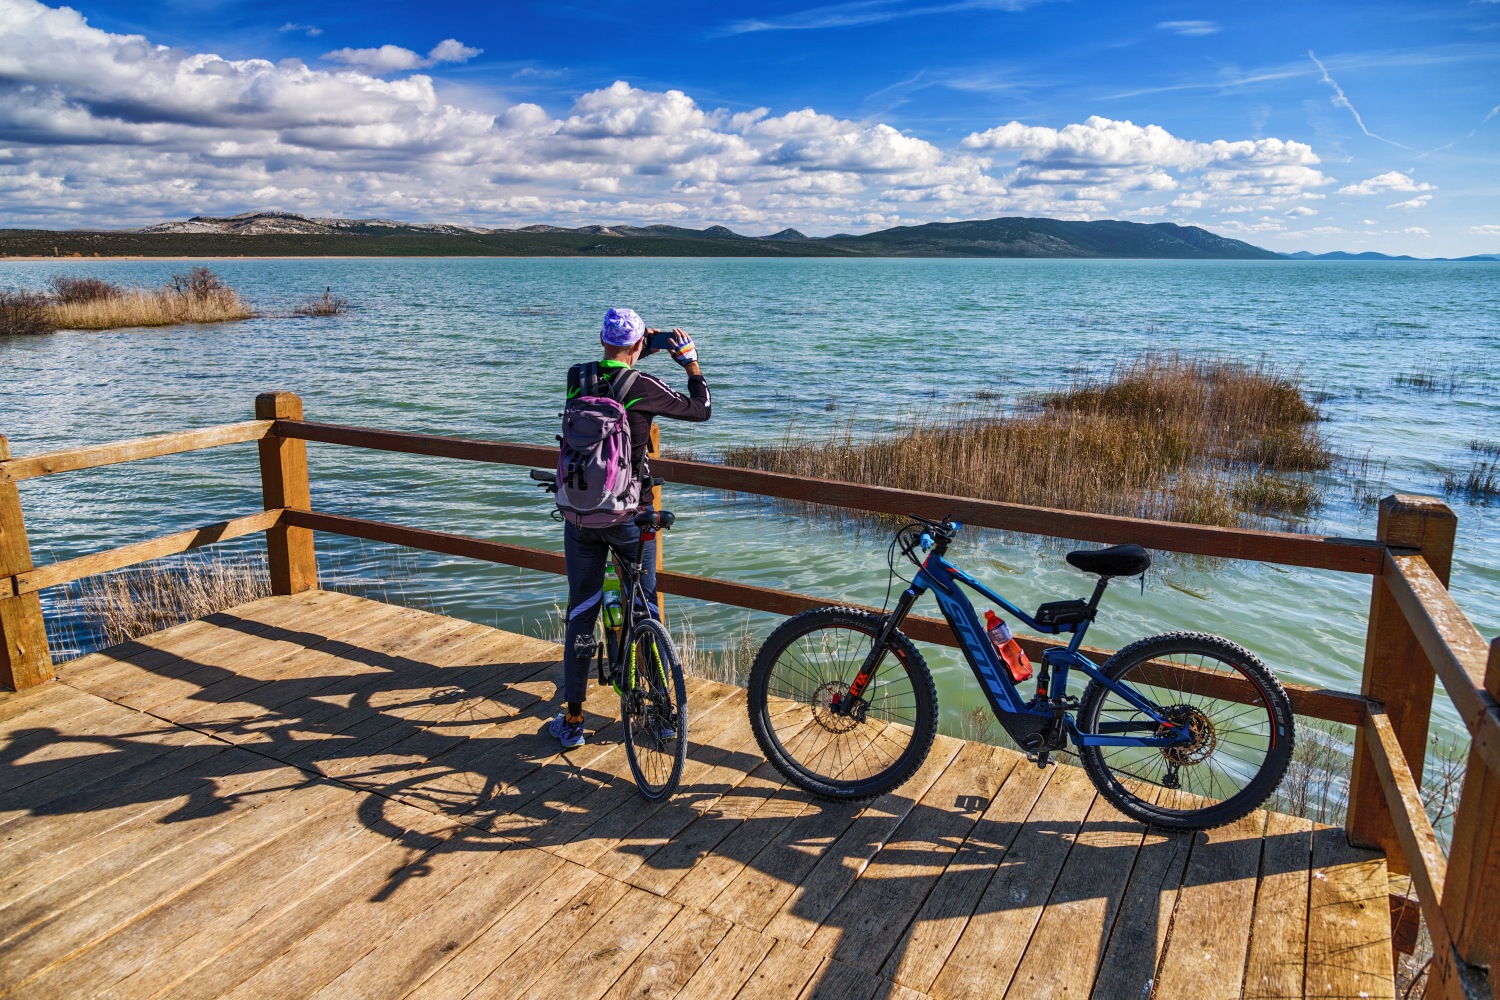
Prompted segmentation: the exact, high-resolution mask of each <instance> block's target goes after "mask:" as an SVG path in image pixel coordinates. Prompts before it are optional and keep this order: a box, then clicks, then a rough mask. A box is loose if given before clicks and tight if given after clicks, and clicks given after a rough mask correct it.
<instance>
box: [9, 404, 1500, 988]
mask: <svg viewBox="0 0 1500 1000" xmlns="http://www.w3.org/2000/svg"><path fill="white" fill-rule="evenodd" d="M255 415H256V418H257V419H256V420H253V421H248V422H245V423H240V424H230V425H226V426H221V427H212V428H206V429H203V430H195V431H186V432H182V433H177V434H165V435H161V436H159V437H150V438H142V439H139V440H134V441H125V442H117V443H114V444H107V445H97V446H92V447H86V448H77V449H70V450H67V451H56V452H50V453H47V454H41V455H33V456H29V457H22V458H11V457H10V452H9V447H8V445H7V444H6V441H5V438H3V437H0V639H3V649H0V684H3V685H4V686H5V687H7V688H9V689H12V690H18V689H21V688H26V687H31V686H35V685H37V684H40V683H43V682H44V681H46V680H48V679H49V678H50V677H51V676H52V660H51V657H50V654H49V652H48V649H47V639H46V632H45V629H44V627H43V621H42V612H41V606H40V602H39V599H38V596H37V595H38V591H40V590H42V589H45V588H47V587H54V586H58V585H60V584H64V583H68V582H71V581H74V580H78V579H81V578H83V577H86V576H91V575H94V574H97V573H103V572H106V571H109V570H114V569H119V568H122V567H125V566H130V565H133V564H136V563H139V562H143V561H146V560H148V559H155V558H158V557H161V556H165V555H171V554H174V553H180V552H186V551H188V550H190V549H195V548H198V547H200V546H203V545H209V544H212V543H215V542H220V541H225V540H228V539H231V538H237V537H241V536H244V535H247V534H251V533H253V532H258V531H264V532H265V533H266V542H267V550H268V562H269V568H270V575H271V586H272V591H273V592H274V593H276V594H294V593H299V592H301V591H304V590H308V589H311V588H314V587H316V586H317V579H318V575H317V562H316V558H315V554H314V550H313V538H314V534H315V532H319V531H322V532H329V533H335V534H341V535H347V536H352V537H356V538H365V539H371V540H374V541H380V542H389V543H392V544H395V545H403V546H408V547H412V548H418V549H425V550H427V551H432V552H442V553H447V554H450V555H457V556H466V557H470V558H475V559H481V560H485V561H488V562H494V563H504V564H508V565H513V566H520V567H525V568H529V569H535V570H542V571H545V572H550V573H562V572H564V566H563V557H562V556H561V555H560V554H558V553H556V552H548V551H544V550H540V549H532V548H526V547H524V546H519V545H509V544H505V543H501V542H492V541H485V540H482V539H477V538H470V537H467V536H463V535H455V534H448V533H445V532H439V531H430V530H426V529H422V528H413V527H407V526H404V525H397V524H390V523H387V522H381V521H370V520H365V519H362V518H358V517H351V516H348V515H344V514H333V513H327V512H323V511H314V510H312V505H311V497H310V491H309V487H308V469H307V442H308V441H315V442H320V443H324V444H334V445H345V446H350V447H357V448H369V449H375V450H380V451H391V452H403V453H406V454H415V455H431V456H441V457H444V458H452V459H462V460H467V461H475V462H491V463H501V464H509V465H523V466H542V467H550V466H551V465H552V464H553V463H554V462H555V460H556V451H555V449H553V448H550V447H542V446H535V445H522V444H506V443H501V442H493V441H478V440H465V439H459V438H447V437H439V436H434V435H428V434H407V433H400V432H394V431H378V430H370V429H367V428H361V427H344V426H339V425H335V424H323V423H311V422H308V421H306V420H304V419H303V413H302V401H301V400H300V399H299V398H298V397H297V396H295V395H293V394H292V393H267V394H264V395H261V396H259V397H257V399H256V401H255ZM248 441H255V442H257V447H258V448H259V451H260V470H261V486H262V493H263V501H264V502H263V507H264V509H263V510H262V511H259V512H255V513H250V514H246V515H243V516H240V517H235V518H231V519H229V520H225V521H221V522H219V523H217V524H211V525H207V526H204V527H201V528H196V529H191V530H188V531H182V532H178V533H176V534H172V535H167V536H165V537H162V538H158V539H153V540H151V541H146V542H138V543H135V544H133V545H127V546H122V547H120V548H115V549H110V550H108V551H105V552H99V553H95V554H92V555H87V556H81V557H79V558H75V559H68V560H64V561H61V562H57V563H53V564H51V565H48V566H41V567H36V566H34V565H33V564H32V560H31V551H30V546H29V544H28V542H27V538H26V529H25V524H24V521H23V518H22V514H21V504H20V496H19V492H18V490H17V488H16V483H17V482H19V481H21V480H26V479H32V478H35V477H38V476H46V475H52V474H55V473H59V472H65V471H72V470H78V469H88V468H95V467H98V466H102V465H110V464H114V463H118V462H128V461H132V460H135V459H139V458H149V457H157V456H163V455H170V454H174V453H179V452H186V451H195V450H198V449H202V448H212V447H217V446H220V445H226V444H234V443H241V442H248ZM652 469H653V470H654V471H655V472H656V474H658V475H660V476H662V477H664V478H665V479H666V480H667V481H668V482H669V483H676V484H683V485H692V486H701V487H707V488H710V489H717V490H726V491H731V492H736V493H748V494H753V495H758V496H764V497H771V498H775V499H780V500H790V501H799V502H807V503H815V504H819V505H824V506H833V507H842V508H849V509H853V510H858V511H865V512H875V513H888V514H904V513H907V512H909V511H914V510H915V511H929V512H934V513H940V514H942V515H944V516H949V517H956V518H957V519H959V520H961V521H963V522H965V523H967V524H970V525H974V526H976V527H985V528H996V529H1002V530H1007V531H1016V532H1026V533H1031V534H1039V535H1047V536H1051V537H1056V538H1069V539H1083V540H1087V541H1095V542H1105V543H1114V542H1124V541H1133V542H1138V543H1140V544H1142V545H1145V546H1147V547H1148V548H1155V549H1163V550H1168V551H1174V552H1185V553H1193V554H1197V555H1205V556H1217V557H1221V558H1229V559H1249V560H1257V561H1261V562H1270V563H1278V564H1282V565H1288V566H1303V567H1313V568H1317V569H1325V570H1332V571H1336V572H1343V573H1361V574H1365V575H1367V576H1370V577H1371V578H1372V591H1371V604H1370V622H1369V629H1368V633H1367V636H1366V644H1365V664H1364V672H1363V676H1362V679H1361V685H1360V691H1359V693H1358V694H1355V693H1351V692H1342V691H1330V690H1327V689H1324V688H1315V687H1309V686H1304V685H1295V684H1288V685H1287V690H1288V693H1289V694H1290V695H1291V698H1292V704H1293V707H1294V708H1295V709H1296V711H1297V712H1298V713H1299V714H1301V715H1305V716H1310V717H1313V718H1319V719H1327V720H1331V721H1334V722H1340V723H1345V724H1348V725H1352V726H1355V727H1356V743H1355V754H1354V772H1353V776H1352V780H1351V783H1350V794H1349V808H1348V821H1347V824H1346V826H1347V831H1348V835H1349V838H1350V840H1351V842H1353V843H1355V844H1358V845H1362V846H1369V847H1376V848H1379V849H1381V850H1384V851H1385V852H1386V855H1387V859H1388V864H1389V865H1390V867H1391V868H1392V870H1394V871H1398V872H1401V871H1404V872H1409V873H1410V875H1411V881H1412V885H1413V887H1414V889H1415V891H1416V893H1417V898H1418V902H1419V905H1420V908H1421V913H1422V916H1423V917H1424V918H1425V921H1426V924H1427V928H1428V931H1429V934H1430V935H1431V938H1432V942H1433V951H1434V960H1433V966H1432V973H1431V977H1430V985H1429V995H1430V996H1441V997H1476V996H1484V997H1493V996H1494V995H1495V994H1496V992H1497V991H1500V930H1497V928H1500V707H1497V702H1500V639H1497V640H1496V641H1495V642H1494V643H1492V644H1486V643H1485V641H1484V639H1483V638H1482V637H1481V636H1480V635H1479V633H1478V632H1477V631H1476V630H1475V629H1474V627H1473V625H1472V624H1470V622H1469V620H1468V618H1467V617H1465V616H1464V614H1463V612H1462V611H1461V610H1460V609H1459V607H1458V606H1457V604H1456V603H1454V601H1453V599H1452V597H1451V596H1450V595H1449V593H1448V590H1447V580H1448V573H1449V568H1450V565H1451V562H1452V556H1453V542H1454V536H1455V528H1456V523H1457V519H1456V518H1455V516H1454V514H1453V512H1452V511H1451V510H1449V509H1448V507H1447V506H1446V505H1444V504H1443V503H1441V502H1439V501H1437V500H1433V499H1430V498H1425V497H1410V496H1391V497H1387V498H1386V499H1385V500H1384V501H1382V503H1381V505H1380V517H1379V524H1378V529H1377V533H1376V538H1375V539H1373V540H1363V539H1347V538H1330V537H1320V536H1316V535H1303V534H1292V533H1285V532H1270V531H1253V530H1248V529H1238V528H1213V527H1203V526H1198V525H1188V524H1170V523H1163V522H1158V521H1147V520H1141V519H1136V518H1126V517H1112V516H1106V515H1101V514H1084V513H1077V512H1072V511H1062V510H1052V509H1048V508H1042V507H1028V506H1023V505H1020V504H1008V503H997V502H993V501H984V500H971V499H965V498H962V497H950V496H942V495H938V494H929V493H918V492H913V491H909V490H895V489H886V488H882V487H873V486H862V485H858V484H854V483H839V482H826V481H822V480H813V479H806V478H802V477H798V476H787V475H779V474H776V473H770V472H762V471H758V470H753V469H740V468H731V467H726V466H719V465H709V464H704V463H700V462H688V461H680V460H675V459H664V458H656V459H654V460H653V462H652ZM658 588H659V589H660V590H661V591H663V592H665V593H671V594H676V595H680V596H683V597H691V598H695V599H699V600H704V601H712V602H716V603H720V604H729V605H734V606H738V607H743V608H749V609H753V610H758V611H766V612H771V613H773V614H782V615H789V614H795V613H797V612H800V611H804V610H807V609H809V608H813V607H818V606H821V605H823V604H826V603H828V600H829V598H828V597H816V596H811V595H807V594H799V593H794V592H791V591H784V590H773V589H768V588H764V587H754V586H749V585H747V584H742V583H733V582H730V581H727V580H717V579H710V578H705V577H699V576H691V575H688V574H684V573H674V572H668V571H662V572H660V574H659V576H658ZM907 627H908V631H909V632H910V634H911V635H912V637H913V638H915V639H918V640H922V641H927V642H933V643H939V644H943V645H948V646H955V645H957V641H956V640H955V638H954V637H953V635H952V634H951V632H950V631H949V629H948V626H947V624H946V623H945V622H943V621H942V620H941V619H936V618H927V617H919V616H913V617H911V618H910V619H908V626H907ZM1022 642H1023V645H1025V646H1026V647H1027V651H1028V653H1029V654H1031V655H1032V656H1036V655H1037V654H1039V652H1040V651H1041V650H1042V649H1043V648H1045V647H1046V646H1049V645H1052V644H1053V643H1052V642H1051V641H1050V640H1046V639H1040V638H1030V637H1023V639H1022ZM1086 652H1087V654H1088V655H1090V656H1092V657H1094V658H1095V659H1097V660H1102V659H1103V658H1104V657H1105V656H1107V655H1108V652H1107V651H1105V650H1094V649H1090V650H1086ZM1159 669H1161V670H1163V671H1166V672H1168V673H1177V674H1181V673H1182V672H1184V671H1189V670H1191V668H1188V667H1186V666H1182V665H1179V664H1166V663H1164V664H1159ZM1435 681H1441V682H1442V685H1443V689H1444V690H1445V691H1446V692H1447V694H1448V696H1449V697H1450V698H1451V699H1452V700H1453V704H1454V705H1455V707H1456V708H1457V710H1458V714H1459V717H1460V718H1461V719H1462V720H1463V723H1464V725H1465V727H1466V728H1467V729H1468V731H1469V733H1470V735H1471V737H1472V745H1471V749H1470V753H1469V759H1468V770H1467V773H1466V776H1465V779H1464V783H1463V788H1462V791H1461V793H1460V796H1459V801H1458V806H1457V810H1456V813H1455V816H1454V820H1453V831H1452V837H1451V850H1450V852H1449V854H1448V856H1447V857H1444V855H1443V852H1442V849H1441V847H1440V844H1439V841H1438V838H1437V835H1436V833H1435V832H1434V830H1433V827H1432V824H1431V822H1430V821H1429V819H1428V816H1427V813H1426V811H1425V809H1424V808H1423V806H1422V802H1421V799H1420V796H1419V792H1418V788H1419V784H1420V782H1419V780H1418V778H1417V777H1416V775H1420V774H1421V773H1422V768H1423V761H1424V754H1425V751H1426V746H1427V738H1428V723H1429V720H1430V717H1431V712H1432V693H1433V687H1434V683H1435ZM1214 693H1215V694H1216V695H1219V696H1221V697H1224V698H1227V699H1232V700H1236V699H1237V700H1246V701H1248V700H1249V699H1250V698H1251V697H1253V692H1251V691H1250V690H1249V689H1248V686H1246V687H1245V688H1244V689H1243V690H1242V689H1241V688H1240V687H1237V686H1235V685H1233V684H1223V685H1220V686H1218V687H1217V688H1216V690H1215V691H1214Z"/></svg>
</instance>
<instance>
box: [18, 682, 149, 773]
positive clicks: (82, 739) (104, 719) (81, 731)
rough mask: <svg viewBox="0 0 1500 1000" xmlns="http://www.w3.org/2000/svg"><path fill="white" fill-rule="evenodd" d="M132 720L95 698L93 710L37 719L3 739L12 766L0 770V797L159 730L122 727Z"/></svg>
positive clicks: (145, 723)
mask: <svg viewBox="0 0 1500 1000" xmlns="http://www.w3.org/2000/svg"><path fill="white" fill-rule="evenodd" d="M69 707H70V708H71V706H69ZM74 713H76V714H74ZM134 721H135V720H134V719H130V718H129V717H128V716H127V715H126V713H125V712H124V711H123V710H121V709H120V708H119V707H118V706H116V705H111V704H110V703H109V702H107V701H104V700H102V699H98V700H97V703H96V704H95V705H85V706H84V707H82V708H79V709H76V710H74V712H70V713H69V714H67V715H59V716H56V717H54V718H53V719H50V720H43V719H37V720H36V723H35V725H34V726H31V727H28V728H26V729H22V730H20V731H19V732H12V733H9V734H7V740H6V747H5V752H6V756H7V757H9V758H11V760H13V761H14V763H11V764H9V765H8V766H6V767H4V768H3V769H0V794H5V793H9V792H13V791H16V790H18V789H24V788H26V787H27V786H29V785H30V784H32V783H33V782H44V783H45V782H46V781H47V780H48V779H49V778H51V777H52V776H53V775H55V774H57V773H58V772H60V771H66V770H70V769H72V768H74V767H75V766H76V765H78V764H82V763H87V762H90V761H94V760H97V759H99V757H100V749H101V748H109V747H114V746H116V745H118V744H119V743H120V742H122V736H127V734H128V736H137V735H141V736H144V735H147V734H150V733H154V732H160V731H161V729H162V728H164V727H163V725H162V724H161V723H159V722H157V721H156V720H154V719H152V720H145V721H144V724H142V725H140V726H136V727H133V728H135V729H136V732H131V728H130V727H128V725H125V724H122V723H130V722H134ZM80 773H81V772H80Z"/></svg>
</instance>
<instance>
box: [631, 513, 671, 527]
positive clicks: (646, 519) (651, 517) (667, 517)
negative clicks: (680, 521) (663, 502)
mask: <svg viewBox="0 0 1500 1000" xmlns="http://www.w3.org/2000/svg"><path fill="white" fill-rule="evenodd" d="M676 522H677V515H676V514H674V513H672V512H671V511H670V510H643V511H641V512H640V513H639V514H637V515H636V516H635V526H636V527H637V528H640V529H641V530H642V531H656V530H657V529H658V528H670V527H671V526H672V525H673V524H675V523H676Z"/></svg>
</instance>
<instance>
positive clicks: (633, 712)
mask: <svg viewBox="0 0 1500 1000" xmlns="http://www.w3.org/2000/svg"><path fill="white" fill-rule="evenodd" d="M620 719H621V721H622V722H623V723H624V729H625V759H626V760H627V761H629V762H630V773H631V774H632V775H633V776H634V777H635V783H636V786H637V787H639V788H640V790H641V794H642V795H644V796H645V797H646V798H648V799H650V800H651V801H652V802H659V801H660V800H662V799H664V798H666V797H667V796H669V795H671V794H672V793H673V792H674V791H676V790H677V783H678V782H679V781H681V780H682V767H683V764H684V763H686V761H687V745H688V744H687V727H688V711H687V682H686V681H685V680H684V679H683V675H682V662H681V661H680V660H679V659H678V657H677V647H676V646H674V645H673V644H672V637H671V636H669V635H668V634H667V630H666V628H665V627H663V626H662V624H661V623H660V622H658V621H655V620H654V619H650V618H647V619H643V620H641V621H639V622H637V623H636V625H635V628H634V629H632V630H631V635H630V650H629V655H628V656H627V657H626V662H625V676H624V678H623V680H622V683H621V685H620Z"/></svg>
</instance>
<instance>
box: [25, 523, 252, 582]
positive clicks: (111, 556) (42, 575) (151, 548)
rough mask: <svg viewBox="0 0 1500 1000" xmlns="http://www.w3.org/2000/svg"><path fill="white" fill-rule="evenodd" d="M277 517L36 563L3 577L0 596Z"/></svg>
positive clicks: (199, 543) (195, 544) (222, 538)
mask: <svg viewBox="0 0 1500 1000" xmlns="http://www.w3.org/2000/svg"><path fill="white" fill-rule="evenodd" d="M280 517H281V511H279V510H265V511H261V512H260V513H259V514H250V515H248V516H246V517H237V518H234V519H233V520H230V521H219V522H218V523H216V524H207V525H204V526H203V527H201V528H190V529H188V530H187V531H179V532H177V533H176V534H174V535H166V536H164V537H162V538H153V539H150V540H149V541H144V542H135V543H133V544H130V545H122V546H120V547H119V548H115V549H107V550H105V551H104V552H95V553H92V554H90V555H86V556H79V557H78V558H76V559H65V560H63V561H62V562H55V563H51V564H50V565H47V566H38V567H37V568H36V569H33V570H30V571H28V572H25V573H18V574H16V575H15V576H13V577H7V578H6V579H5V580H4V584H5V585H7V586H8V587H9V588H10V589H9V593H6V592H5V591H4V590H3V589H0V597H8V596H11V595H13V594H30V593H34V592H36V591H38V590H42V589H44V588H47V587H56V586H57V585H58V584H62V583H71V582H73V581H74V580H81V579H83V578H84V577H86V576H93V575H94V574H96V573H107V572H109V571H110V570H112V569H124V568H125V567H126V566H134V565H136V564H137V563H143V562H146V561H147V560H150V559H159V558H161V557H162V556H170V555H176V554H177V553H179V552H188V551H190V550H192V549H197V548H202V547H203V546H205V545H213V544H214V543H215V542H227V541H229V540H230V539H231V538H240V537H242V536H244V535H253V534H254V533H255V532H257V531H265V530H266V529H267V528H270V527H273V526H274V525H275V524H276V522H277V521H278V520H279V519H280Z"/></svg>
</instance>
